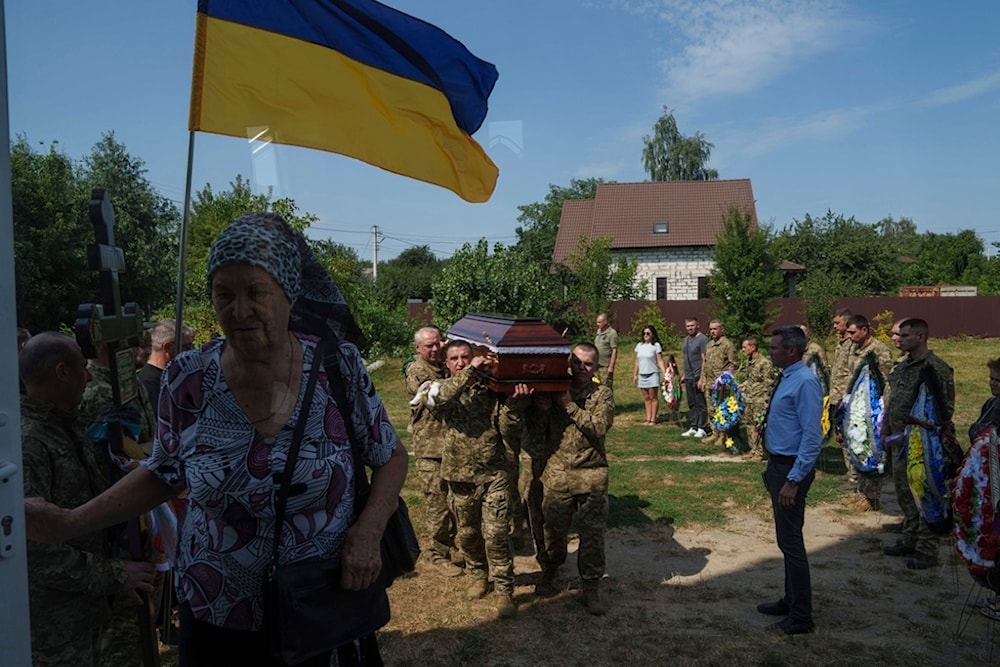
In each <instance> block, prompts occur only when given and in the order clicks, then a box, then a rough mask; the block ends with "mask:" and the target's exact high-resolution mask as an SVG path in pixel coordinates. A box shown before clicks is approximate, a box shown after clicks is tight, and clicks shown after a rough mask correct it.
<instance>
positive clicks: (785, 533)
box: [763, 459, 816, 622]
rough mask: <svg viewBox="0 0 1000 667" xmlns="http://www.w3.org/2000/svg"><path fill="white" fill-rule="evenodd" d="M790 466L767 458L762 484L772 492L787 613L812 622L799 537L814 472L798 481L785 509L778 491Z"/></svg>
mask: <svg viewBox="0 0 1000 667" xmlns="http://www.w3.org/2000/svg"><path fill="white" fill-rule="evenodd" d="M791 470H792V466H791V465H788V464H784V463H777V462H775V461H774V459H769V460H768V463H767V468H766V469H765V470H764V473H763V477H764V486H766V487H767V492H768V493H769V494H770V495H771V508H772V510H773V514H774V535H775V537H776V538H777V541H778V548H779V549H781V553H782V555H783V556H784V558H785V597H784V598H783V599H784V601H785V603H786V604H787V605H788V615H789V616H790V617H791V618H792V620H793V621H796V622H812V584H811V582H810V579H809V559H808V558H807V557H806V545H805V542H804V541H803V539H802V526H803V524H804V523H805V516H806V495H807V494H808V493H809V487H810V486H812V482H813V479H814V478H815V477H816V473H814V472H810V473H809V474H808V475H806V477H805V479H803V480H802V481H801V482H799V486H798V492H797V493H796V494H795V504H794V505H793V506H792V508H791V509H787V510H786V509H784V508H782V507H781V505H779V504H778V492H779V491H781V487H782V486H784V485H785V481H786V480H787V479H788V473H789V472H791Z"/></svg>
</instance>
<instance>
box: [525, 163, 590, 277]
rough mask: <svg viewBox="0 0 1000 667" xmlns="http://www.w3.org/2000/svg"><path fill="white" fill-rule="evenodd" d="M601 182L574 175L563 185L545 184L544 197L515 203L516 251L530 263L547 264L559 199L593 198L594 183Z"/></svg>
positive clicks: (559, 203)
mask: <svg viewBox="0 0 1000 667" xmlns="http://www.w3.org/2000/svg"><path fill="white" fill-rule="evenodd" d="M604 182H605V181H604V179H603V178H583V179H580V178H574V179H572V180H570V183H569V185H568V186H566V187H563V186H560V185H553V184H549V192H548V194H547V195H545V199H543V200H542V201H540V202H534V203H531V204H524V205H522V206H518V207H517V210H518V211H520V212H521V214H520V215H518V216H517V221H518V222H519V223H521V224H520V225H519V226H518V227H516V228H515V229H514V232H515V233H516V234H517V243H516V244H515V246H514V247H515V248H516V249H517V251H518V252H519V253H521V254H522V255H524V256H525V257H527V258H528V260H529V261H531V262H541V263H543V264H545V265H546V266H548V265H549V264H551V262H552V252H553V251H554V250H555V247H556V234H557V232H558V230H559V218H560V217H562V208H563V202H564V201H566V200H567V199H593V198H594V197H595V196H597V185H598V184H599V183H604Z"/></svg>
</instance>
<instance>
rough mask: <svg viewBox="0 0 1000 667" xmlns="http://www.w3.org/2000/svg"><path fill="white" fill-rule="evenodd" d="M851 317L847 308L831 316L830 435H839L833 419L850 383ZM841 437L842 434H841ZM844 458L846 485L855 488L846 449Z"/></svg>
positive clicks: (856, 477)
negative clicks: (834, 342)
mask: <svg viewBox="0 0 1000 667" xmlns="http://www.w3.org/2000/svg"><path fill="white" fill-rule="evenodd" d="M852 315H853V313H851V311H850V310H848V309H847V308H841V309H840V310H838V311H837V312H836V313H835V314H834V316H833V333H834V336H835V337H836V338H837V347H836V349H835V350H834V351H833V366H832V367H831V368H830V415H829V416H830V424H831V425H832V426H831V429H830V431H831V433H834V434H840V424H838V423H837V420H836V419H835V418H834V416H835V414H837V410H838V408H839V406H840V401H842V400H843V398H844V394H846V393H847V383H848V382H850V381H851V371H850V365H851V346H852V345H854V343H852V342H851V338H850V336H848V335H847V320H848V319H849V318H850V317H851V316H852ZM841 435H842V434H841ZM841 454H843V456H844V466H845V468H846V469H847V473H846V475H845V477H846V479H847V483H848V484H850V485H852V486H854V487H857V484H858V471H857V470H855V469H854V466H853V465H852V464H851V460H850V459H849V458H848V456H847V449H842V450H841Z"/></svg>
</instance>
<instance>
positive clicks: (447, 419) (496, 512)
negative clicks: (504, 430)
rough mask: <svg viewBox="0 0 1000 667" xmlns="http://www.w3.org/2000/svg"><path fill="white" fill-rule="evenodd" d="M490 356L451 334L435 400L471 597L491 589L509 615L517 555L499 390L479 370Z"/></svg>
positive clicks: (505, 615)
mask: <svg viewBox="0 0 1000 667" xmlns="http://www.w3.org/2000/svg"><path fill="white" fill-rule="evenodd" d="M489 363H490V359H489V358H488V357H485V356H477V357H473V356H472V347H471V346H470V345H469V344H468V343H466V342H464V341H460V340H455V341H451V342H450V343H449V344H448V347H447V348H446V350H445V365H446V366H447V367H448V372H449V373H450V374H451V378H450V379H448V380H444V381H442V382H441V385H440V391H439V393H438V396H437V398H436V399H435V401H434V405H433V406H431V412H433V413H434V414H436V415H439V416H440V418H441V419H442V420H443V421H444V423H445V425H446V426H447V431H446V435H445V445H444V452H443V456H442V458H441V477H442V478H443V479H444V480H446V481H447V483H448V503H449V505H450V507H451V510H452V513H453V514H454V516H455V523H456V527H457V532H456V534H455V541H456V543H457V544H458V547H459V549H460V550H461V551H462V556H463V557H464V558H465V569H466V574H467V575H469V576H470V577H472V580H473V583H472V584H471V585H470V586H469V588H468V590H467V591H466V594H467V597H468V598H469V599H470V600H476V599H479V598H482V597H485V596H486V594H487V593H489V591H490V582H489V577H492V579H493V588H494V589H495V590H496V592H497V595H498V596H499V598H500V600H499V602H498V608H497V616H498V617H499V618H509V617H511V616H513V615H514V614H515V613H516V612H517V607H516V606H514V559H513V553H512V549H511V544H510V513H509V510H510V507H509V502H510V494H509V489H508V486H509V483H510V480H509V472H508V462H507V457H506V451H505V446H504V443H503V440H502V439H501V437H500V431H499V428H498V423H497V421H498V418H499V414H498V413H499V410H498V408H499V405H498V402H499V396H498V394H497V393H496V392H494V391H492V390H491V389H490V388H489V387H488V386H487V385H486V383H485V382H483V381H482V379H480V378H479V377H478V375H477V374H476V371H477V370H478V369H480V368H483V367H484V366H486V365H488V364H489Z"/></svg>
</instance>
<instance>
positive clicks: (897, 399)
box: [883, 350, 955, 558]
mask: <svg viewBox="0 0 1000 667" xmlns="http://www.w3.org/2000/svg"><path fill="white" fill-rule="evenodd" d="M924 368H929V370H930V372H931V373H933V375H934V377H935V379H936V380H937V384H938V386H939V387H940V388H941V393H942V397H941V398H942V400H943V405H940V406H939V408H940V410H941V414H939V415H938V421H939V423H942V424H943V423H945V422H948V421H951V418H952V416H953V415H954V413H955V380H954V372H953V371H952V369H951V366H949V365H948V364H946V363H945V362H944V361H942V360H941V358H940V357H939V356H937V355H936V354H934V353H933V352H931V351H930V350H927V352H926V354H924V355H923V356H922V357H920V358H919V359H910V358H908V357H904V358H903V359H901V360H900V361H899V362H898V363H897V364H896V367H895V368H893V369H892V372H891V373H890V374H889V381H888V386H889V387H890V388H891V391H890V395H889V401H888V402H887V404H886V410H885V415H884V421H883V431H884V433H885V435H886V436H891V435H894V434H899V433H902V432H903V431H904V430H905V428H906V424H905V422H904V421H903V420H904V418H905V417H906V416H907V415H909V414H910V410H911V409H912V408H913V403H914V401H916V400H917V392H918V391H919V388H920V375H921V372H922V371H923V369H924ZM899 455H900V452H899V451H896V450H892V451H890V452H889V456H891V457H892V458H893V463H892V482H893V486H894V487H895V489H896V499H897V500H898V501H899V508H900V510H901V511H902V512H903V537H902V540H903V541H904V542H906V543H907V544H909V545H910V546H913V547H916V550H917V551H918V552H920V553H921V554H923V555H925V556H930V557H932V558H936V557H937V551H938V543H939V542H940V539H941V538H940V537H939V536H938V535H935V534H934V533H932V532H931V531H930V529H928V527H927V524H926V523H925V522H924V520H923V519H922V518H921V517H920V510H918V509H917V504H916V501H915V500H914V499H913V493H912V492H911V491H910V481H909V479H908V478H907V476H906V465H905V463H904V464H900V461H899V459H898V458H897V457H898V456H899Z"/></svg>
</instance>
